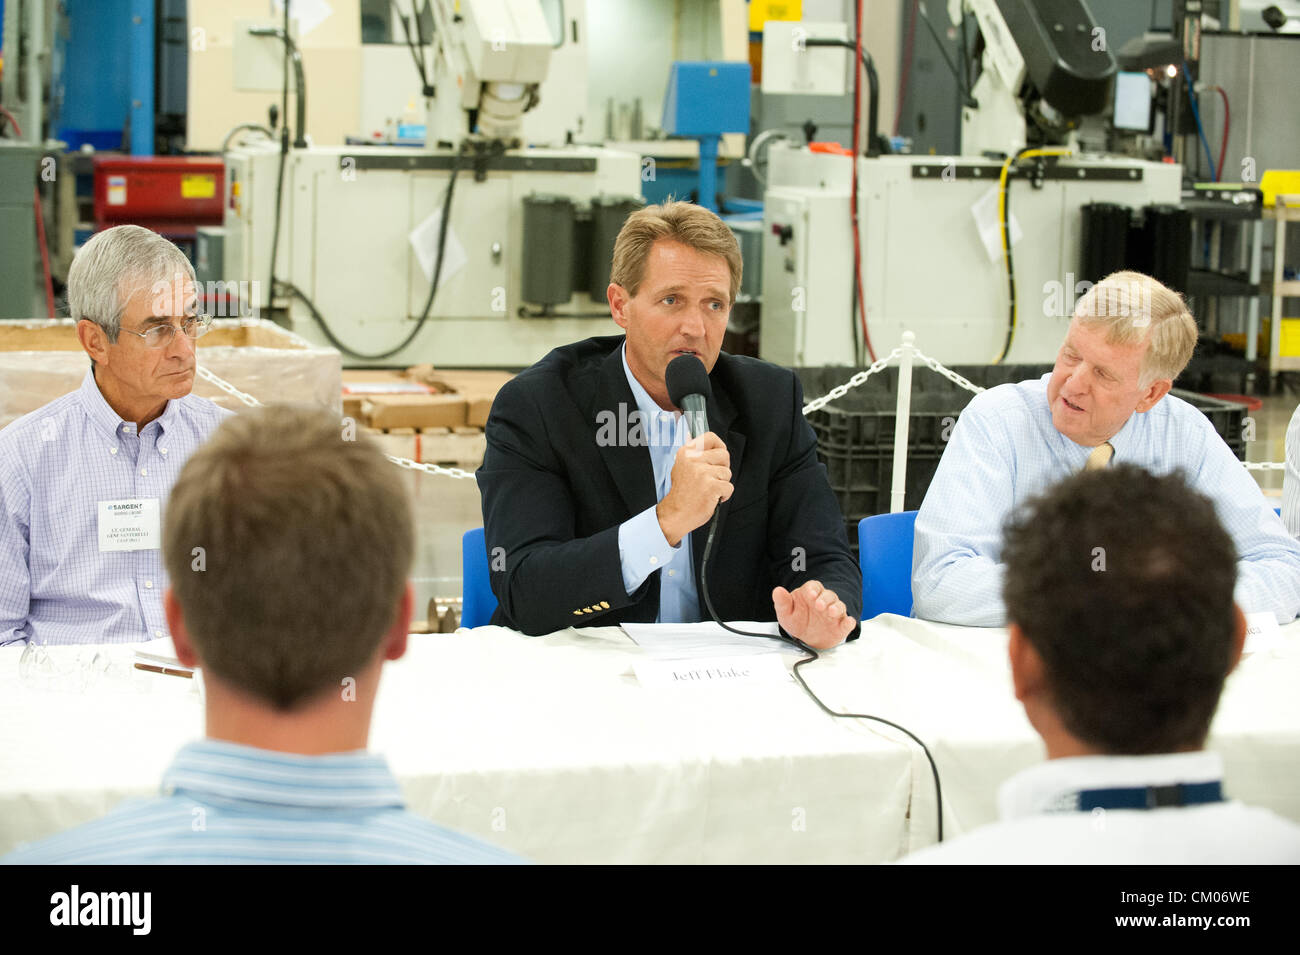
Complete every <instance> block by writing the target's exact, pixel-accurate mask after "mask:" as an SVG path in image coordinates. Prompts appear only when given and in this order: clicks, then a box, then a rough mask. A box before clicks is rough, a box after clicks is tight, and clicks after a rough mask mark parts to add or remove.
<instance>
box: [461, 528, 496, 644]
mask: <svg viewBox="0 0 1300 955" xmlns="http://www.w3.org/2000/svg"><path fill="white" fill-rule="evenodd" d="M460 570H461V575H462V577H463V578H464V584H463V586H462V589H461V593H462V594H463V595H464V600H463V603H462V605H461V611H460V625H461V626H462V627H482V626H485V625H486V624H488V623H490V622H491V620H492V614H493V613H495V612H496V609H497V596H496V594H494V593H493V592H492V585H491V584H490V583H489V582H488V558H487V542H486V540H485V538H484V537H483V528H481V527H476V528H474V529H473V530H472V531H466V532H465V536H464V537H462V538H461V539H460Z"/></svg>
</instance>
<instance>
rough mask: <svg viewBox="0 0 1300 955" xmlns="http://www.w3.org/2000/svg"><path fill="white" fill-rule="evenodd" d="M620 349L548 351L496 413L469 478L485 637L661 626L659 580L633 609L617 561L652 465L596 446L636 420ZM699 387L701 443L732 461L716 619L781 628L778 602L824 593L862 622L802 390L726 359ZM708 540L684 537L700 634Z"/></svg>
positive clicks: (612, 340) (715, 584)
mask: <svg viewBox="0 0 1300 955" xmlns="http://www.w3.org/2000/svg"><path fill="white" fill-rule="evenodd" d="M622 343H623V336H622V335H611V336H605V337H600V338H589V339H587V340H586V341H582V342H578V343H576V344H573V345H565V346H563V347H560V348H556V349H555V350H553V351H552V352H551V353H550V354H548V355H547V356H546V357H545V358H543V359H542V360H541V361H539V362H538V363H537V364H535V365H533V366H532V367H531V368H528V369H526V370H525V371H523V372H521V373H520V374H519V375H518V376H516V377H515V378H514V379H512V380H511V381H510V382H508V383H507V384H506V385H505V386H504V387H503V388H502V389H501V391H500V392H499V393H498V394H497V397H496V400H495V401H494V402H493V404H492V413H491V415H490V416H489V418H488V423H487V428H486V431H487V451H486V453H485V454H484V456H483V465H482V467H480V468H479V470H478V472H477V474H476V477H477V479H478V485H479V490H480V492H481V493H482V496H483V523H484V528H485V531H484V533H485V542H486V545H487V552H488V555H489V558H490V560H489V566H490V567H491V568H492V570H491V583H492V590H493V592H494V593H495V594H496V596H497V600H498V601H499V606H498V608H497V611H496V613H495V614H494V615H493V617H492V622H493V623H494V624H497V625H500V626H504V627H510V628H512V629H515V630H521V631H523V632H524V633H528V634H544V633H551V632H553V631H556V630H561V629H563V628H565V627H569V626H607V625H615V624H619V623H623V622H624V621H630V622H653V621H654V619H655V617H656V616H657V615H658V612H659V575H660V573H661V572H660V571H655V572H654V573H652V574H651V575H650V576H649V577H648V578H647V579H646V581H645V582H644V583H643V584H642V585H641V587H640V588H638V589H637V590H636V591H635V592H634V593H632V594H628V593H627V592H626V590H625V589H624V585H623V573H622V566H621V563H620V558H619V549H618V529H619V525H620V524H622V523H623V522H624V521H626V520H628V519H629V518H631V517H634V516H635V515H637V514H639V513H640V512H642V511H644V510H645V509H646V508H648V507H653V506H654V505H655V503H656V502H657V495H656V492H655V483H654V470H653V468H652V466H651V463H650V452H649V451H648V450H647V448H646V447H645V446H644V445H643V444H632V443H628V442H625V441H620V442H614V443H610V442H608V441H607V440H600V441H598V440H597V435H598V434H599V432H600V428H601V425H602V424H608V423H609V422H610V421H611V420H612V421H614V422H616V423H621V422H622V421H624V420H627V419H628V418H629V416H630V415H631V414H632V413H633V412H635V411H636V409H637V406H636V399H635V398H634V397H633V395H632V389H631V388H630V387H629V385H628V383H627V376H626V375H625V374H624V371H623V361H622V356H621V352H620V346H621V345H622ZM709 380H710V384H711V386H712V389H713V395H712V397H711V398H710V399H709V402H708V415H709V429H710V430H711V431H713V432H714V433H715V434H717V435H718V436H719V437H720V438H722V440H723V441H724V442H725V443H726V445H727V451H728V452H729V454H730V457H731V472H732V479H731V480H732V485H733V486H734V488H735V492H734V493H733V494H732V496H731V499H730V500H729V501H727V502H726V503H724V504H722V505H720V508H719V510H720V512H721V515H720V517H719V524H718V532H717V535H716V537H715V538H714V542H713V552H712V554H711V555H710V557H709V567H708V587H709V593H710V594H711V596H712V598H713V605H714V607H715V609H716V610H717V612H718V615H719V616H720V617H721V618H722V619H723V620H775V619H776V612H775V610H774V608H773V606H772V588H773V587H774V586H776V585H777V584H780V585H782V586H784V587H786V588H787V589H791V590H793V589H794V588H795V587H798V586H799V585H800V584H802V583H803V582H804V581H807V580H819V581H821V583H822V584H823V585H825V586H826V587H828V588H830V589H831V590H833V591H834V592H835V593H836V594H837V595H838V596H839V598H840V599H841V600H842V601H844V605H845V607H846V608H847V610H848V613H849V614H850V615H851V616H852V617H854V618H855V619H857V617H858V615H859V614H860V613H861V611H862V577H861V574H860V572H859V570H858V565H857V562H856V561H855V560H854V558H853V553H852V551H850V550H849V544H848V538H847V536H846V534H845V526H844V519H843V517H842V516H841V514H840V509H839V506H838V504H837V503H836V500H835V496H834V495H833V494H832V492H831V489H830V485H829V484H828V483H827V479H826V469H825V467H824V466H823V465H822V464H821V463H820V462H819V461H818V460H817V440H816V437H815V436H814V434H813V430H812V428H811V426H809V424H808V422H807V421H806V420H805V419H804V416H803V412H802V408H803V389H802V387H801V386H800V384H799V379H798V378H797V377H796V376H795V374H794V373H793V372H792V371H790V370H789V369H786V368H781V367H779V366H777V365H772V364H769V363H767V362H763V361H759V360H757V359H754V358H745V357H741V356H737V355H729V354H727V353H726V352H723V353H722V354H720V355H719V356H718V361H717V364H716V365H715V366H714V368H713V371H712V373H711V374H710V376H709ZM620 406H621V407H620ZM602 412H605V414H602ZM611 416H612V417H611ZM629 428H630V426H629ZM608 434H609V431H608V429H607V431H606V435H605V436H602V437H607V436H608ZM707 530H708V524H707V523H706V524H705V525H703V526H702V527H699V528H697V529H695V530H694V531H692V533H691V537H690V541H691V548H692V551H693V557H694V564H695V583H696V590H697V592H698V593H699V594H700V619H701V620H708V619H710V617H709V613H708V610H707V608H706V607H705V606H704V597H703V594H704V586H703V584H702V583H701V581H700V569H701V565H702V557H703V550H704V541H705V537H706V536H707ZM497 548H501V549H500V550H497ZM492 558H496V559H492ZM857 633H858V628H857V627H855V628H854V631H853V633H852V634H851V636H850V639H851V638H852V637H854V636H857Z"/></svg>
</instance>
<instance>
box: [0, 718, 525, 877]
mask: <svg viewBox="0 0 1300 955" xmlns="http://www.w3.org/2000/svg"><path fill="white" fill-rule="evenodd" d="M523 861H524V860H523V859H520V858H519V857H518V856H514V855H511V854H510V853H508V852H505V851H504V850H501V849H497V848H495V847H494V846H491V845H489V844H488V843H485V842H481V841H479V840H478V839H474V838H471V837H469V836H465V835H461V834H460V833H457V832H453V831H451V830H450V829H444V828H443V827H442V826H438V825H436V824H434V823H432V822H430V821H428V820H427V819H421V818H420V817H419V816H416V815H415V814H414V813H411V812H408V811H407V810H406V808H405V803H404V801H403V799H402V794H401V790H400V789H399V788H398V785H397V780H396V779H394V778H393V775H392V773H391V772H390V771H389V769H388V764H387V763H386V762H385V760H384V758H383V757H382V756H378V755H375V754H372V753H368V752H366V751H364V750H361V751H357V752H351V753H330V754H326V755H323V756H303V755H298V754H294V753H280V752H272V751H269V750H264V749H257V748H254V747H251V746H242V745H239V744H235V743H227V742H222V741H218V740H212V739H205V740H202V741H200V742H196V743H191V744H189V745H188V746H185V747H183V748H182V749H181V750H180V752H179V753H178V754H177V756H176V760H175V761H174V762H173V763H172V765H171V767H170V768H169V769H168V770H167V772H166V773H165V774H164V776H163V782H162V792H161V794H160V795H159V796H157V797H155V798H152V799H146V800H132V801H129V802H127V803H125V804H124V805H122V806H119V807H118V808H117V809H115V810H114V811H113V812H111V813H109V814H108V815H107V816H105V817H104V818H103V819H99V820H96V821H95V822H91V823H87V824H86V825H84V826H79V827H77V828H75V829H70V830H68V831H67V832H63V833H60V834H58V835H56V836H52V837H50V838H49V839H44V840H42V841H40V842H37V843H33V844H31V845H26V846H21V847H19V848H18V849H17V850H15V851H14V852H12V853H10V854H9V855H8V856H6V857H5V858H4V859H3V860H0V862H4V863H6V864H19V865H51V864H59V863H77V864H83V865H85V864H89V865H95V864H155V863H156V864H177V863H184V864H196V865H214V864H222V863H234V864H259V863H260V864H275V863H290V864H326V865H341V864H349V863H359V864H370V865H375V864H387V863H394V864H420V863H432V864H470V865H492V864H512V863H514V864H518V863H521V862H523Z"/></svg>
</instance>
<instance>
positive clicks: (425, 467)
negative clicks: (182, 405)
mask: <svg viewBox="0 0 1300 955" xmlns="http://www.w3.org/2000/svg"><path fill="white" fill-rule="evenodd" d="M197 371H198V375H199V377H200V378H202V379H203V380H204V381H206V382H209V383H211V384H213V385H216V386H217V387H218V388H220V389H221V390H222V391H224V392H225V393H226V394H228V395H233V396H234V397H236V398H238V399H239V400H240V401H242V402H243V403H244V404H246V405H248V407H250V408H257V407H260V406H261V404H262V402H260V401H258V400H257V399H256V398H254V397H253V396H252V395H250V394H247V393H245V392H243V391H240V390H239V389H238V388H236V387H235V386H234V385H232V384H231V383H230V382H228V381H226V380H225V379H224V378H221V377H219V376H217V375H214V374H213V373H212V372H210V371H208V370H207V369H206V368H204V367H202V366H199V367H198V369H197ZM384 457H386V458H388V460H390V461H392V462H393V463H394V464H396V465H397V466H398V467H399V468H405V469H406V470H408V471H423V472H424V473H425V474H442V475H445V476H446V477H451V478H459V479H460V480H465V479H466V478H471V479H472V478H473V477H474V474H473V472H471V471H465V470H462V469H461V468H444V467H442V466H441V465H438V464H424V463H423V462H421V461H412V460H411V459H410V458H399V457H397V456H396V455H393V454H385V455H384Z"/></svg>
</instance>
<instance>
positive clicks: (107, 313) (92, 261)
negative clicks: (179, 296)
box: [68, 225, 198, 343]
mask: <svg viewBox="0 0 1300 955" xmlns="http://www.w3.org/2000/svg"><path fill="white" fill-rule="evenodd" d="M178 274H179V275H184V276H185V277H187V278H188V279H189V281H191V282H193V283H195V284H196V285H197V284H198V280H197V278H196V276H195V274H194V266H193V265H192V264H191V263H190V260H189V259H187V258H186V257H185V253H184V252H182V251H181V250H180V249H178V248H177V247H176V246H175V245H173V244H172V243H171V242H169V241H167V240H166V239H164V238H163V237H162V236H160V235H159V234H158V233H156V232H151V231H149V230H148V229H145V228H142V227H141V226H138V225H119V226H114V227H113V228H111V229H105V230H104V231H103V232H97V233H95V235H93V236H91V237H90V241H89V242H87V243H86V244H85V245H83V246H82V247H81V250H80V251H79V252H77V255H76V257H75V258H74V259H73V260H72V267H71V268H70V269H68V311H69V313H70V314H71V315H72V317H73V318H74V319H77V320H80V319H83V318H84V319H87V320H88V321H92V322H94V323H95V324H96V325H98V326H99V327H100V328H102V329H103V330H104V334H105V335H107V336H108V340H109V342H110V343H112V342H116V341H117V337H118V333H119V332H120V331H121V329H122V314H123V313H124V312H125V311H126V306H127V303H128V302H130V301H131V298H132V296H134V295H136V294H137V293H139V292H141V291H149V290H153V291H154V294H155V295H157V289H158V286H159V285H160V284H165V285H166V286H167V287H168V288H170V287H171V284H172V283H173V282H175V280H176V277H177V275H178Z"/></svg>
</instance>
